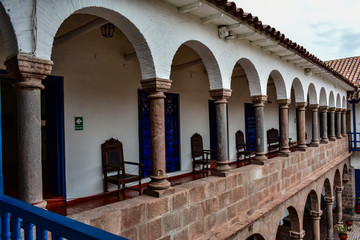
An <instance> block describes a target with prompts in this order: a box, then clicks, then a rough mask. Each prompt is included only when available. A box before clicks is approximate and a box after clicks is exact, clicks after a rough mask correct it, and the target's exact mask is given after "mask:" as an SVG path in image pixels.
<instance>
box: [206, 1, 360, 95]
mask: <svg viewBox="0 0 360 240" xmlns="http://www.w3.org/2000/svg"><path fill="white" fill-rule="evenodd" d="M207 1H208V2H209V3H211V4H213V5H214V6H216V7H218V8H219V9H222V10H223V11H225V12H227V13H228V14H230V15H233V16H234V17H236V18H238V19H239V20H240V21H241V22H244V23H246V24H248V25H249V26H252V27H253V28H254V29H256V30H258V31H259V32H264V33H265V34H267V35H268V36H269V37H271V38H273V39H274V40H275V41H277V42H278V43H279V44H281V45H283V46H284V47H286V48H288V49H290V50H292V51H294V52H296V53H298V54H299V55H300V56H302V57H303V58H305V59H307V60H308V61H310V62H312V63H314V64H315V65H318V66H319V67H322V68H324V69H326V70H327V71H329V72H331V73H332V74H333V75H334V76H336V77H337V78H339V79H341V80H342V81H344V82H345V83H347V84H348V85H350V86H351V87H354V88H357V85H355V83H354V82H352V81H349V79H348V78H346V77H345V76H343V75H342V74H340V73H339V72H337V71H336V70H334V69H333V68H331V67H329V66H328V65H327V64H326V63H325V62H323V61H322V60H320V59H319V58H317V57H316V56H315V55H313V54H311V53H310V52H309V51H307V50H306V48H304V47H303V46H301V45H299V44H297V43H296V42H293V41H291V40H290V39H289V38H287V37H286V36H285V34H283V33H281V32H280V31H278V30H276V29H275V28H274V27H271V26H270V25H265V24H263V23H262V22H261V21H260V20H259V18H258V17H256V16H252V14H251V13H246V12H244V10H243V9H242V8H238V7H237V6H236V3H234V2H228V1H227V0H207Z"/></svg>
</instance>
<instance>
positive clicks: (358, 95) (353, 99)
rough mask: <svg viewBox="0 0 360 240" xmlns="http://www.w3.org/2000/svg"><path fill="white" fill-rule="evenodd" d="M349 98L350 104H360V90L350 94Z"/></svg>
mask: <svg viewBox="0 0 360 240" xmlns="http://www.w3.org/2000/svg"><path fill="white" fill-rule="evenodd" d="M347 98H348V102H349V103H358V102H359V101H360V88H358V89H356V91H354V92H348V96H347Z"/></svg>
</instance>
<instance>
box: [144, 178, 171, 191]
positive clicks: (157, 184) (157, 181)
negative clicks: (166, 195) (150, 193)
mask: <svg viewBox="0 0 360 240" xmlns="http://www.w3.org/2000/svg"><path fill="white" fill-rule="evenodd" d="M150 178H151V181H150V182H149V184H148V189H151V190H166V189H168V188H170V187H171V184H170V182H169V181H168V180H167V179H166V178H167V175H166V176H161V177H156V176H150Z"/></svg>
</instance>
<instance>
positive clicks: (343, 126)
mask: <svg viewBox="0 0 360 240" xmlns="http://www.w3.org/2000/svg"><path fill="white" fill-rule="evenodd" d="M341 134H342V136H343V137H347V134H346V109H343V110H342V111H341Z"/></svg>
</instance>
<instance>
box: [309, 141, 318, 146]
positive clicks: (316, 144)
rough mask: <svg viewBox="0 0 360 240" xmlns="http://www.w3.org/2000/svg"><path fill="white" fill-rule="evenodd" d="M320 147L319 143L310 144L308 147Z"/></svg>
mask: <svg viewBox="0 0 360 240" xmlns="http://www.w3.org/2000/svg"><path fill="white" fill-rule="evenodd" d="M319 145H320V142H311V143H310V147H318V146H319Z"/></svg>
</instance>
